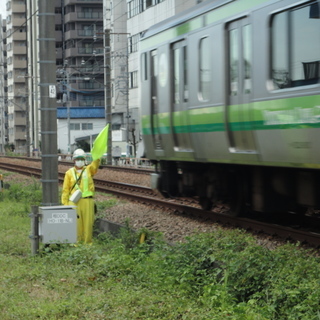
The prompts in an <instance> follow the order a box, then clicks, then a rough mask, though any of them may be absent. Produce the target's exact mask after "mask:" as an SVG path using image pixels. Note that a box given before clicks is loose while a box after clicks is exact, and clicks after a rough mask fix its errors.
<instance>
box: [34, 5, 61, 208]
mask: <svg viewBox="0 0 320 320" xmlns="http://www.w3.org/2000/svg"><path fill="white" fill-rule="evenodd" d="M38 4H39V39H38V41H39V57H40V61H39V64H40V83H39V86H40V100H41V105H40V111H41V142H42V144H41V151H42V154H41V157H42V180H41V181H42V205H44V206H52V205H58V204H59V201H58V198H59V197H58V190H59V188H58V187H59V185H58V182H59V180H58V150H57V149H58V147H57V110H56V50H55V42H56V39H55V14H54V7H55V1H52V0H39V2H38Z"/></svg>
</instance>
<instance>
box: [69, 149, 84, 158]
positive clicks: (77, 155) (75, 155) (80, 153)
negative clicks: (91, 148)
mask: <svg viewBox="0 0 320 320" xmlns="http://www.w3.org/2000/svg"><path fill="white" fill-rule="evenodd" d="M85 157H86V153H85V152H84V151H83V150H82V149H77V150H75V151H74V153H73V156H72V160H75V159H77V158H85Z"/></svg>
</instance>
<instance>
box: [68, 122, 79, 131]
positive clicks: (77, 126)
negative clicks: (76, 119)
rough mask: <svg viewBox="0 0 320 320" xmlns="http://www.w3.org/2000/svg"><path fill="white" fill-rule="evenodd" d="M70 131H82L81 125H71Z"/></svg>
mask: <svg viewBox="0 0 320 320" xmlns="http://www.w3.org/2000/svg"><path fill="white" fill-rule="evenodd" d="M70 130H80V123H70Z"/></svg>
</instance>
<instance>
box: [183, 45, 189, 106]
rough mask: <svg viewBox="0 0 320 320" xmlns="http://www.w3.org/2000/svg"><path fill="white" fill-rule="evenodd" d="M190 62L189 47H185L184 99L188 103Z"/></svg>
mask: <svg viewBox="0 0 320 320" xmlns="http://www.w3.org/2000/svg"><path fill="white" fill-rule="evenodd" d="M187 70H188V61H187V47H186V46H184V47H183V99H184V102H187V101H188V99H189V89H188V73H187Z"/></svg>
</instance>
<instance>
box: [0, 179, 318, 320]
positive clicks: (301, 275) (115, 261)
mask: <svg viewBox="0 0 320 320" xmlns="http://www.w3.org/2000/svg"><path fill="white" fill-rule="evenodd" d="M31 185H32V184H31ZM33 188H34V190H38V187H37V186H33ZM10 189H11V190H5V192H4V193H3V194H2V195H1V201H0V217H1V224H0V279H1V281H0V311H1V316H0V318H1V319H4V320H13V319H18V320H20V319H21V320H28V319H50V320H51V319H59V320H60V319H68V320H71V319H77V320H78V319H86V320H88V319H89V320H90V319H92V320H93V319H94V320H96V319H104V320H105V319H112V320H128V319H129V320H131V319H134V320H138V319H139V320H140V319H144V320H147V319H150V320H153V319H161V320H173V319H187V320H200V319H201V320H215V319H217V320H220V319H221V320H222V319H232V320H233V319H239V320H242V319H243V320H247V319H249V320H250V319H252V320H256V319H266V320H270V319H281V320H282V319H306V320H313V319H320V312H319V311H318V310H319V306H318V304H319V298H320V286H319V283H320V276H319V272H318V270H319V262H320V260H319V258H317V257H315V256H314V255H313V254H312V253H311V252H306V251H304V250H301V249H299V248H298V247H297V246H293V245H289V244H288V245H285V246H282V247H279V248H278V249H276V250H274V251H270V250H268V249H265V248H263V247H260V246H258V245H256V243H255V241H254V239H253V238H252V237H251V236H250V235H248V234H246V233H245V232H243V231H238V230H235V231H220V232H215V233H211V234H199V235H197V236H194V237H190V238H187V239H186V241H185V242H183V243H177V244H175V245H173V246H172V245H169V244H167V243H166V242H165V241H164V240H163V239H162V236H161V234H158V233H154V232H151V231H148V230H146V229H144V230H140V231H139V232H137V233H135V232H132V231H131V229H130V222H129V221H128V223H127V225H126V226H125V227H124V228H123V230H122V231H121V232H120V234H119V236H118V237H116V238H115V237H112V236H111V235H108V234H101V235H100V236H99V237H98V238H97V239H95V241H94V243H93V244H92V245H84V244H78V245H77V246H70V245H66V244H65V245H62V246H61V247H60V248H58V247H54V246H53V248H52V249H51V250H49V249H48V248H43V246H42V245H41V252H40V254H39V255H37V256H32V255H31V243H30V239H29V234H30V218H29V217H28V215H29V213H30V211H31V209H30V208H31V204H34V203H37V202H38V201H39V198H38V199H36V197H35V198H33V199H32V201H30V195H29V194H28V193H29V192H30V189H32V188H31V187H30V186H29V187H28V188H25V187H22V186H20V189H21V190H20V192H17V190H18V189H19V188H18V187H17V186H12V187H11V188H10ZM25 189H27V190H25ZM17 195H19V196H17ZM38 196H39V195H38ZM10 197H13V200H11V199H10ZM17 198H18V199H17ZM33 201H35V202H33ZM108 206H109V204H108V203H105V202H104V203H101V204H100V205H99V204H98V207H99V208H100V209H102V208H105V207H108ZM141 233H145V234H146V241H145V242H144V243H142V244H140V243H139V238H140V234H141Z"/></svg>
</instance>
